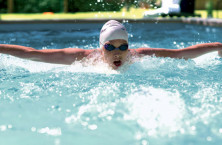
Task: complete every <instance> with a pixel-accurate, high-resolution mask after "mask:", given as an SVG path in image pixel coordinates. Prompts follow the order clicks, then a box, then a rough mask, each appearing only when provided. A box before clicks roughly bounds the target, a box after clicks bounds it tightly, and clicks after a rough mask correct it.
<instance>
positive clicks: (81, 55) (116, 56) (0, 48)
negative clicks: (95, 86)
mask: <svg viewBox="0 0 222 145" xmlns="http://www.w3.org/2000/svg"><path fill="white" fill-rule="evenodd" d="M99 43H100V48H98V49H91V50H85V49H79V48H64V49H48V50H47V49H44V50H36V49H34V48H31V47H25V46H19V45H8V44H0V53H2V54H9V55H12V56H16V57H19V58H23V59H29V60H33V61H40V62H46V63H55V64H66V65H71V64H72V63H73V62H75V61H81V60H84V59H87V58H89V56H91V55H90V54H93V53H94V52H98V53H99V54H100V56H101V58H102V61H104V62H105V63H107V64H108V65H109V66H110V67H111V68H112V69H115V70H116V69H118V68H120V67H121V66H122V65H123V64H124V63H126V62H127V61H128V60H129V59H128V58H129V57H132V56H135V55H138V56H139V57H143V56H156V57H170V58H179V59H192V58H196V57H198V56H200V55H203V54H206V53H209V52H213V51H217V52H218V54H219V56H220V57H222V43H219V42H215V43H204V44H197V45H193V46H190V47H187V48H183V49H164V48H137V49H129V46H128V33H127V31H126V28H125V27H124V25H122V24H121V23H120V22H118V21H115V20H110V21H108V22H106V23H105V24H104V25H103V27H102V29H101V32H100V38H99Z"/></svg>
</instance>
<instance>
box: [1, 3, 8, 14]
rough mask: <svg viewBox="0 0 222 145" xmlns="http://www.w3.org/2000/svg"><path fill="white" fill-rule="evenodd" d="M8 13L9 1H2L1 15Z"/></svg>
mask: <svg viewBox="0 0 222 145" xmlns="http://www.w3.org/2000/svg"><path fill="white" fill-rule="evenodd" d="M6 12H7V1H6V0H0V13H6Z"/></svg>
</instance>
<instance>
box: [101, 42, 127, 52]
mask: <svg viewBox="0 0 222 145" xmlns="http://www.w3.org/2000/svg"><path fill="white" fill-rule="evenodd" d="M104 47H105V49H106V50H108V51H112V50H115V49H119V50H121V51H125V50H127V49H128V44H123V45H121V46H120V47H119V48H116V47H115V46H113V45H111V44H105V45H104Z"/></svg>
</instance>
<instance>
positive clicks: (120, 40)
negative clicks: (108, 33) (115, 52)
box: [106, 39, 127, 44]
mask: <svg viewBox="0 0 222 145" xmlns="http://www.w3.org/2000/svg"><path fill="white" fill-rule="evenodd" d="M107 43H111V44H115V43H121V44H122V43H127V41H126V40H123V39H115V40H109V41H107V42H106V44H107Z"/></svg>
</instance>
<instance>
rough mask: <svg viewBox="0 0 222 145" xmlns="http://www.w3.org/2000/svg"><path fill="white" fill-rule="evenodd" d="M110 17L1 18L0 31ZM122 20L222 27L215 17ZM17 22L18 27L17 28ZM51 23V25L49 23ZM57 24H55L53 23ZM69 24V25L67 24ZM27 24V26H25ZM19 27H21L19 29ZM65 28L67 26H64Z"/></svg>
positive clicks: (42, 27)
mask: <svg viewBox="0 0 222 145" xmlns="http://www.w3.org/2000/svg"><path fill="white" fill-rule="evenodd" d="M108 20H110V19H53V20H0V31H13V30H30V29H31V28H32V29H33V28H35V29H34V30H42V29H50V28H52V29H59V28H61V26H59V25H57V24H64V26H63V27H66V26H68V25H70V24H80V25H81V24H83V23H94V24H96V23H104V22H106V21H108ZM115 20H119V21H122V22H129V23H185V24H197V25H205V26H213V27H222V19H215V18H207V19H206V18H196V17H193V18H144V19H115ZM15 24H18V25H16V28H15ZM20 24H22V25H20ZM49 24H50V25H49ZM51 24H55V25H53V26H52V25H51ZM65 24H67V25H65ZM24 26H25V27H24ZM18 28H19V29H18ZM64 29H65V28H64Z"/></svg>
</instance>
